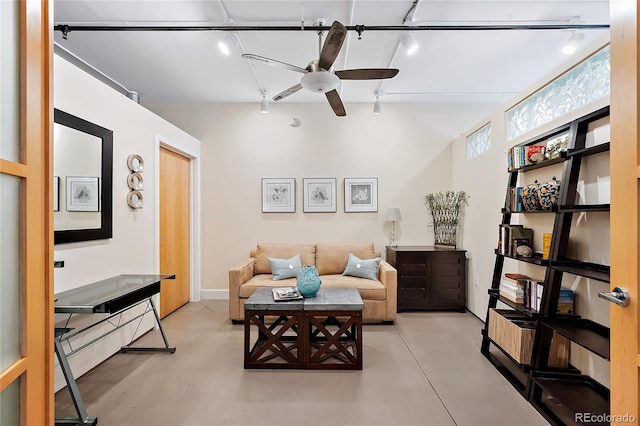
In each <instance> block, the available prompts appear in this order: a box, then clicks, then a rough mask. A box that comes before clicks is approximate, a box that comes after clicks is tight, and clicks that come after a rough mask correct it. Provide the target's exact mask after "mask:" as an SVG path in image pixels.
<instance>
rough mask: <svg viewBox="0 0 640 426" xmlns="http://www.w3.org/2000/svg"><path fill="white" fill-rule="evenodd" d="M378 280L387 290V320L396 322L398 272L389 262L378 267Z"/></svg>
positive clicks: (381, 262)
mask: <svg viewBox="0 0 640 426" xmlns="http://www.w3.org/2000/svg"><path fill="white" fill-rule="evenodd" d="M378 279H379V280H380V282H381V283H382V285H383V286H385V287H386V289H387V319H388V320H390V321H393V320H395V318H396V311H397V305H398V271H397V270H396V268H394V267H393V266H391V265H390V264H389V263H388V262H387V261H385V260H381V261H380V265H379V266H378Z"/></svg>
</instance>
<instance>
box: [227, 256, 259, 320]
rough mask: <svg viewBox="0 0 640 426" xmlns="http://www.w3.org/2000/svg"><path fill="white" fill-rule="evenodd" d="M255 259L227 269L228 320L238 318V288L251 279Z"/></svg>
mask: <svg viewBox="0 0 640 426" xmlns="http://www.w3.org/2000/svg"><path fill="white" fill-rule="evenodd" d="M255 261H256V259H255V258H253V257H251V258H249V259H247V260H245V261H243V262H242V263H241V264H240V265H238V266H236V267H234V268H231V269H229V318H231V319H238V318H239V317H240V305H239V302H240V286H241V285H242V284H244V283H246V282H247V281H249V280H250V279H251V278H252V277H253V267H254V263H255Z"/></svg>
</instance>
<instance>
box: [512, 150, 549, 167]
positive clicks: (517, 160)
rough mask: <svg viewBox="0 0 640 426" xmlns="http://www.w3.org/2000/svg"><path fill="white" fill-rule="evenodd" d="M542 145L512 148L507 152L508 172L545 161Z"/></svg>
mask: <svg viewBox="0 0 640 426" xmlns="http://www.w3.org/2000/svg"><path fill="white" fill-rule="evenodd" d="M545 149H546V147H545V146H544V145H529V146H514V147H513V148H511V149H509V150H507V168H508V170H509V171H511V170H514V169H519V168H520V167H524V166H530V165H532V164H536V163H538V162H540V161H544V159H545V155H544V154H545Z"/></svg>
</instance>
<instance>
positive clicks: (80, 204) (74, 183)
mask: <svg viewBox="0 0 640 426" xmlns="http://www.w3.org/2000/svg"><path fill="white" fill-rule="evenodd" d="M66 198H67V211H70V212H97V211H100V190H99V178H98V177H80V176H68V177H67V197H66Z"/></svg>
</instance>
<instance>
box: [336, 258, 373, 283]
mask: <svg viewBox="0 0 640 426" xmlns="http://www.w3.org/2000/svg"><path fill="white" fill-rule="evenodd" d="M379 264H380V258H379V257H376V258H375V259H364V260H363V259H360V258H358V257H357V256H354V255H353V254H351V253H349V260H348V262H347V267H346V268H345V269H344V272H343V273H342V275H350V276H352V277H359V278H367V279H369V280H377V279H378V265H379Z"/></svg>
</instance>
